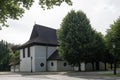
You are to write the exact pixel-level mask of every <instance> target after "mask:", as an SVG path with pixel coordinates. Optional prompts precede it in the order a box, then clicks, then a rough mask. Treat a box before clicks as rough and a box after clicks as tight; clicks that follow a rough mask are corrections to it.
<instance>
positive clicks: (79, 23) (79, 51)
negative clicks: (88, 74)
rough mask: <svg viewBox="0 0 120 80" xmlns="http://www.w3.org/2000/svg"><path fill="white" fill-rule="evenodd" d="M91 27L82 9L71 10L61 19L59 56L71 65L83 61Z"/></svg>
mask: <svg viewBox="0 0 120 80" xmlns="http://www.w3.org/2000/svg"><path fill="white" fill-rule="evenodd" d="M92 33H93V29H92V28H91V25H90V22H89V19H88V18H87V16H86V15H85V13H83V12H82V11H77V12H75V11H74V10H71V11H70V12H69V13H68V14H67V15H66V16H65V18H64V19H63V21H62V23H61V28H60V29H59V30H58V40H59V45H60V46H59V51H60V54H61V56H62V57H63V58H64V59H65V60H67V61H68V62H69V63H70V64H72V65H78V66H79V70H80V63H81V62H83V61H84V56H85V54H86V53H87V52H86V51H87V50H86V49H88V47H89V43H90V42H91V41H92Z"/></svg>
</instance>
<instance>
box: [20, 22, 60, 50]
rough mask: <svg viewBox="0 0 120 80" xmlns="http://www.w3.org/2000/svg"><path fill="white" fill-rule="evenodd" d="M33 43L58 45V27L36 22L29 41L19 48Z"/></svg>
mask: <svg viewBox="0 0 120 80" xmlns="http://www.w3.org/2000/svg"><path fill="white" fill-rule="evenodd" d="M31 45H48V46H57V45H58V42H57V35H56V29H52V28H49V27H45V26H42V25H38V24H35V25H34V27H33V31H32V34H31V37H30V39H29V41H28V42H26V43H25V44H23V45H22V46H20V47H19V48H24V47H26V46H31Z"/></svg>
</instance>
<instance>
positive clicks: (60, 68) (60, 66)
mask: <svg viewBox="0 0 120 80" xmlns="http://www.w3.org/2000/svg"><path fill="white" fill-rule="evenodd" d="M57 65H58V66H57V70H58V71H72V70H73V67H72V66H71V65H69V64H68V62H66V61H57Z"/></svg>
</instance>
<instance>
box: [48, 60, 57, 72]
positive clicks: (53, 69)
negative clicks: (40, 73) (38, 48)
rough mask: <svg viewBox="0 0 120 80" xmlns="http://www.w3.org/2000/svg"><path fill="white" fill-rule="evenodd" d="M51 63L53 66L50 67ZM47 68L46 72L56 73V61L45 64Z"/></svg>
mask: <svg viewBox="0 0 120 80" xmlns="http://www.w3.org/2000/svg"><path fill="white" fill-rule="evenodd" d="M51 63H53V66H52V65H51ZM47 64H48V65H47V66H48V71H57V61H56V60H51V61H48V62H47Z"/></svg>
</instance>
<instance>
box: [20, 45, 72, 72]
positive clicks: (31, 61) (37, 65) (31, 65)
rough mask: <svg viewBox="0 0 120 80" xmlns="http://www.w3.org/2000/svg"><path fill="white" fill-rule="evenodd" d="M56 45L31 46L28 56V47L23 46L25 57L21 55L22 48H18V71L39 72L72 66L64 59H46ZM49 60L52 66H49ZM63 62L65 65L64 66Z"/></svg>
mask: <svg viewBox="0 0 120 80" xmlns="http://www.w3.org/2000/svg"><path fill="white" fill-rule="evenodd" d="M55 50H56V47H50V46H37V45H35V46H31V47H30V57H28V48H25V57H23V49H20V71H25V72H31V71H32V72H39V71H66V70H72V69H73V68H72V67H71V65H69V64H68V63H67V62H66V61H57V60H50V61H49V60H48V61H47V58H48V57H49V56H50V55H52V53H53V52H54V51H55ZM51 62H52V64H53V66H51ZM64 63H66V64H67V65H66V66H64Z"/></svg>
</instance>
